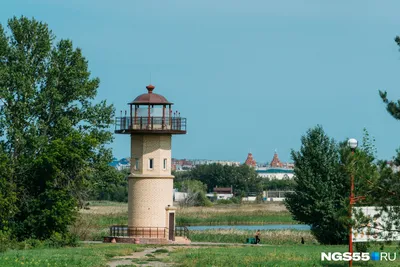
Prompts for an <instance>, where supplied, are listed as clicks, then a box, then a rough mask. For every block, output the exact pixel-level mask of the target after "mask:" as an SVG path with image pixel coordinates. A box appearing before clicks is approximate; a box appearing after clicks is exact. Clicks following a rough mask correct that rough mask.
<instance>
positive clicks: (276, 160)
mask: <svg viewBox="0 0 400 267" xmlns="http://www.w3.org/2000/svg"><path fill="white" fill-rule="evenodd" d="M270 166H271V167H272V168H282V167H283V163H282V162H281V161H280V160H279V157H278V153H277V152H276V149H275V153H274V157H273V158H272V161H271V164H270Z"/></svg>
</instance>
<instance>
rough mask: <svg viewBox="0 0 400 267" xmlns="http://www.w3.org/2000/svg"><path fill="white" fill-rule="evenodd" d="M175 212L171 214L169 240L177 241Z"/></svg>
mask: <svg viewBox="0 0 400 267" xmlns="http://www.w3.org/2000/svg"><path fill="white" fill-rule="evenodd" d="M174 231H175V213H170V214H169V237H168V239H169V240H172V241H175V235H174Z"/></svg>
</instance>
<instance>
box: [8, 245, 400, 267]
mask: <svg viewBox="0 0 400 267" xmlns="http://www.w3.org/2000/svg"><path fill="white" fill-rule="evenodd" d="M148 247H149V246H147V247H146V246H142V245H128V244H92V245H82V246H81V247H76V248H62V249H31V250H14V251H7V252H5V253H2V254H0V266H2V267H14V266H74V267H100V266H107V263H108V262H110V260H111V258H112V257H113V256H128V255H132V253H133V252H135V251H142V250H144V249H145V248H148ZM374 249H375V250H376V251H379V248H378V247H375V248H373V249H371V251H374ZM159 251H160V252H161V251H162V250H160V249H159ZM345 251H347V246H321V245H300V244H298V245H280V246H279V245H277V246H275V245H271V246H257V245H253V246H217V247H215V246H212V247H210V246H203V247H199V246H195V247H188V246H184V247H178V248H177V249H175V250H174V251H172V252H169V253H165V255H166V257H165V258H164V259H162V260H158V259H149V258H150V257H149V256H152V257H154V255H149V254H146V256H143V257H142V258H139V259H132V260H131V262H132V264H140V263H143V264H144V265H143V266H147V265H146V264H148V263H149V262H150V261H152V260H157V261H162V262H165V263H169V264H171V265H172V266H182V267H183V266H199V267H203V266H268V267H269V266H283V267H284V266H289V267H294V266H331V267H341V266H343V267H345V266H348V263H347V262H327V261H324V262H322V261H321V252H345ZM383 251H385V252H395V251H396V247H394V246H386V247H385V248H384V250H383ZM397 253H398V254H399V252H398V250H397ZM154 254H156V253H154ZM397 257H400V255H397ZM133 266H135V265H133ZM353 266H371V267H373V266H400V260H399V259H397V260H396V261H395V262H385V261H378V262H375V261H369V262H364V263H362V262H354V264H353Z"/></svg>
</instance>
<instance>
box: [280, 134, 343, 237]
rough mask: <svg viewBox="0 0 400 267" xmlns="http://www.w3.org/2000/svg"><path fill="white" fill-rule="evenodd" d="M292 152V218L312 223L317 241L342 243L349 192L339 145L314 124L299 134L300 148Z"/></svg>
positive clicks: (289, 204)
mask: <svg viewBox="0 0 400 267" xmlns="http://www.w3.org/2000/svg"><path fill="white" fill-rule="evenodd" d="M291 154H292V159H293V161H294V165H295V169H294V173H295V176H294V179H295V182H296V185H295V189H294V192H293V193H289V194H287V195H286V202H285V204H286V207H287V208H288V210H289V211H290V212H291V213H292V215H293V218H294V219H295V220H297V221H299V222H302V223H305V224H308V225H310V226H311V231H312V233H313V234H314V236H315V237H316V238H317V240H318V241H319V242H321V243H323V244H342V243H344V242H345V241H346V239H347V233H348V230H347V228H346V226H345V224H344V223H343V222H342V221H341V220H340V217H341V215H342V214H343V212H345V211H346V204H345V203H346V201H345V200H346V198H347V197H348V195H349V193H348V179H347V176H346V175H345V173H344V172H343V171H342V169H341V161H340V153H339V146H338V145H337V144H336V142H335V141H334V140H333V139H330V138H329V137H328V136H327V135H326V134H325V132H324V130H323V128H322V127H321V126H317V127H315V128H313V129H310V130H308V132H307V134H306V135H305V136H302V138H301V148H300V150H299V151H294V150H292V153H291Z"/></svg>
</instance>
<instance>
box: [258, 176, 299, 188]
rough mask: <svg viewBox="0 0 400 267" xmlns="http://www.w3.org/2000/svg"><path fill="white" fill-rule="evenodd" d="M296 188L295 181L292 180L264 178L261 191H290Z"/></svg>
mask: <svg viewBox="0 0 400 267" xmlns="http://www.w3.org/2000/svg"><path fill="white" fill-rule="evenodd" d="M295 186H296V181H295V180H294V179H292V178H283V179H281V180H278V179H271V178H264V180H263V190H275V191H290V190H293V189H294V188H295Z"/></svg>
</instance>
